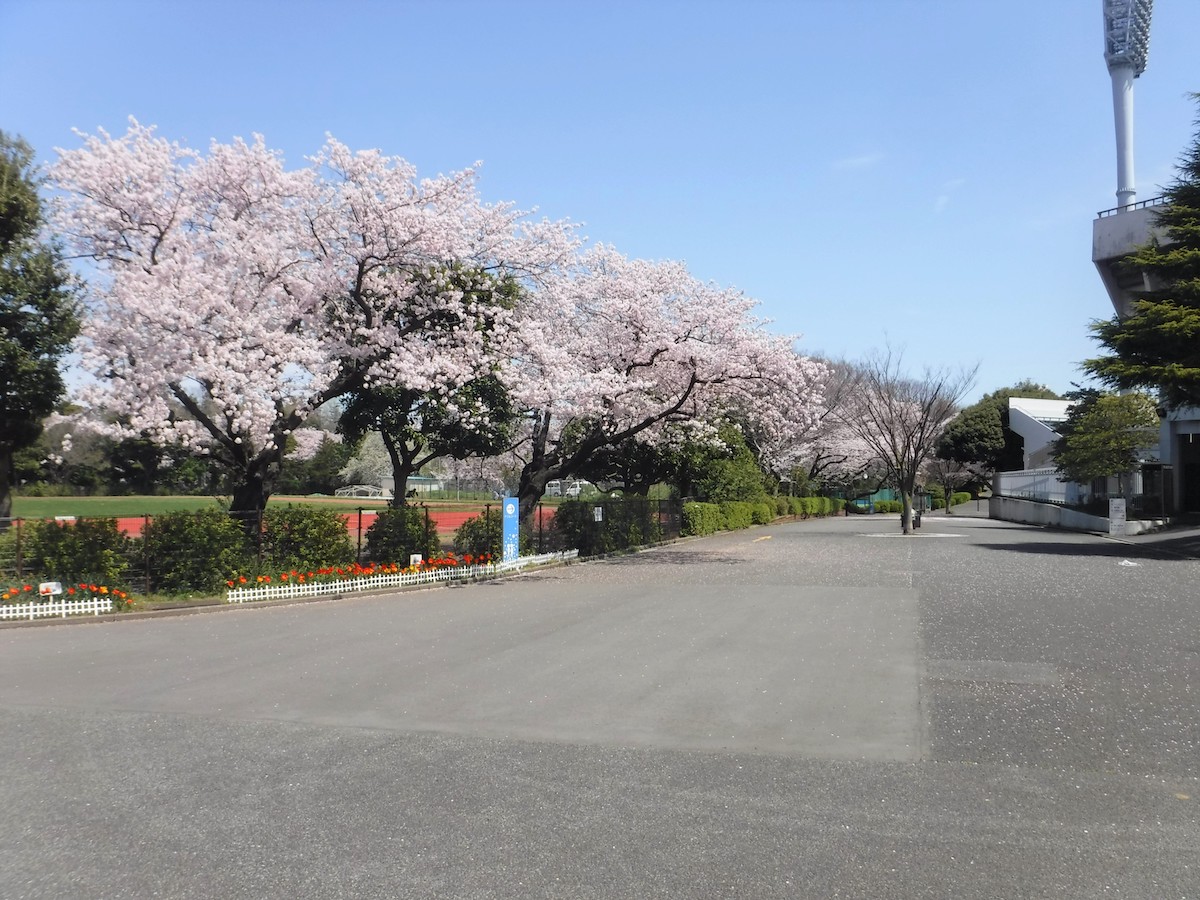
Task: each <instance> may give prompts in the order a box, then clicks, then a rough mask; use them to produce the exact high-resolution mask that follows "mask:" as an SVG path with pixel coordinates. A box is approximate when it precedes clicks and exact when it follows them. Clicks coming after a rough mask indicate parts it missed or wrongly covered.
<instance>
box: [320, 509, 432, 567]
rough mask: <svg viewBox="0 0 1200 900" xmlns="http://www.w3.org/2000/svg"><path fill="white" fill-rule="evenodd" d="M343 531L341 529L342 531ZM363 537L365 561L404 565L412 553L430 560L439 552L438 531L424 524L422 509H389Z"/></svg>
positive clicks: (372, 524) (430, 525)
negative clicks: (365, 541) (364, 537)
mask: <svg viewBox="0 0 1200 900" xmlns="http://www.w3.org/2000/svg"><path fill="white" fill-rule="evenodd" d="M345 530H346V529H345V526H344V525H343V526H342V531H343V532H345ZM366 537H367V546H366V548H365V552H366V555H367V559H370V560H373V561H375V562H400V563H405V564H407V563H408V558H409V556H411V555H412V554H414V553H420V554H421V556H422V557H423V558H425V559H433V558H434V557H436V556H437V555H438V554H439V553H441V552H442V545H441V541H440V540H439V539H438V533H437V528H436V527H435V526H434V525H433V523H432V522H427V521H426V519H425V508H424V507H423V506H401V507H394V506H391V507H388V508H387V509H384V510H380V512H379V515H377V516H376V517H375V521H374V522H372V523H371V527H370V528H368V529H367V535H366ZM347 540H348V539H347Z"/></svg>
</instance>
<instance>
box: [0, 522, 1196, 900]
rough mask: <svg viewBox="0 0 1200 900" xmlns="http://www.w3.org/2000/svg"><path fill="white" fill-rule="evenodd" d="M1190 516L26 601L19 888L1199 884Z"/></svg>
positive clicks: (975, 893)
mask: <svg viewBox="0 0 1200 900" xmlns="http://www.w3.org/2000/svg"><path fill="white" fill-rule="evenodd" d="M1171 540H1175V543H1170V541H1171ZM1188 540H1190V538H1187V537H1186V536H1184V537H1183V539H1182V540H1180V536H1178V535H1177V536H1176V537H1175V538H1173V539H1172V538H1167V539H1159V540H1120V541H1118V540H1111V539H1108V538H1105V537H1102V536H1097V535H1080V534H1072V533H1067V532H1052V531H1047V530H1044V529H1038V528H1030V527H1025V526H1017V525H1011V524H1008V523H1000V522H992V521H989V520H987V519H982V518H975V517H970V516H961V515H960V516H945V515H936V516H927V517H926V518H925V519H924V522H923V527H922V528H921V529H920V531H919V532H917V533H916V534H914V535H911V536H907V537H906V536H903V535H901V534H900V533H899V527H898V522H897V519H896V517H895V516H886V517H885V516H873V517H850V518H839V519H830V520H818V521H797V522H785V523H780V524H777V525H774V526H770V527H766V528H756V529H752V530H750V531H745V532H738V533H733V534H726V535H719V536H715V537H711V538H705V539H699V540H687V541H683V542H680V543H677V544H673V545H670V546H666V547H661V548H657V549H655V550H652V551H648V552H644V553H639V554H635V555H631V556H625V557H618V558H612V559H607V560H599V561H593V562H585V563H580V564H575V565H570V566H566V567H562V568H556V569H551V570H543V571H540V572H533V573H529V574H526V575H522V576H519V577H515V578H510V579H506V580H503V581H498V582H491V583H484V584H475V585H470V586H466V587H458V588H439V589H433V590H423V591H414V592H406V593H397V594H389V595H378V596H371V597H354V598H349V599H343V600H332V601H327V602H318V603H306V604H297V605H271V606H259V607H251V608H238V609H220V610H217V611H214V612H209V613H205V614H198V615H190V616H184V617H158V618H154V617H152V618H142V619H136V620H135V619H130V620H124V621H122V620H118V621H114V622H103V623H96V624H87V625H78V624H77V625H72V626H69V627H62V626H45V627H32V628H31V627H18V628H5V629H0V716H2V719H0V722H2V723H3V724H2V725H0V759H3V760H5V762H4V764H3V766H2V767H0V836H2V837H0V839H2V840H3V841H4V847H5V849H4V851H3V865H0V897H4V898H12V900H17V898H43V897H45V898H76V897H78V898H92V897H94V898H101V897H103V898H120V897H130V898H135V897H136V898H142V897H180V898H184V897H187V898H193V897H195V898H207V897H213V898H217V897H220V898H243V897H244V898H261V897H280V898H284V897H288V898H308V897H313V898H323V897H355V898H358V897H372V898H373V897H379V898H383V897H397V898H425V897H428V898H460V897H461V898H476V897H478V898H493V897H513V898H516V897H571V898H574V897H588V898H591V897H597V898H599V897H630V898H645V897H672V898H689V897H702V898H708V897H713V898H716V897H730V898H740V897H749V898H755V897H882V898H893V897H894V898H924V897H947V898H950V897H953V898H1010V897H1011V898H1016V897H1020V898H1025V897H1080V898H1084V897H1087V898H1093V897H1107V896H1112V897H1133V898H1187V897H1192V898H1194V897H1200V872H1198V871H1197V863H1196V862H1195V858H1196V851H1195V848H1196V847H1197V846H1200V815H1198V806H1197V804H1198V803H1200V780H1198V779H1200V712H1198V709H1197V694H1198V692H1200V605H1198V603H1197V595H1198V594H1200V590H1197V588H1196V584H1197V573H1198V570H1197V562H1196V561H1195V560H1194V559H1192V558H1189V557H1190V556H1191V554H1190V553H1189V552H1188V547H1190V544H1188V543H1187V541H1188Z"/></svg>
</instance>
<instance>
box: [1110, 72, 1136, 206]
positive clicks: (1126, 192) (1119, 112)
mask: <svg viewBox="0 0 1200 900" xmlns="http://www.w3.org/2000/svg"><path fill="white" fill-rule="evenodd" d="M1109 75H1110V76H1112V95H1113V121H1114V123H1115V125H1116V132H1117V206H1129V205H1131V204H1132V203H1134V201H1135V200H1136V199H1137V191H1136V189H1135V188H1134V185H1135V184H1136V183H1137V182H1136V181H1135V179H1134V175H1133V79H1134V78H1136V77H1137V72H1136V70H1135V69H1134V67H1133V66H1132V65H1117V66H1112V67H1110V68H1109Z"/></svg>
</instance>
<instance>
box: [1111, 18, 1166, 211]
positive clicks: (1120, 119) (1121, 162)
mask: <svg viewBox="0 0 1200 900" xmlns="http://www.w3.org/2000/svg"><path fill="white" fill-rule="evenodd" d="M1102 2H1103V3H1104V61H1105V62H1106V63H1108V74H1109V77H1111V78H1112V92H1113V119H1114V122H1115V124H1116V128H1117V206H1118V208H1119V207H1123V206H1129V205H1131V204H1132V203H1133V202H1134V199H1135V197H1136V196H1137V194H1136V192H1135V190H1134V186H1133V185H1134V180H1133V79H1135V78H1137V77H1138V76H1139V75H1141V74H1142V73H1143V72H1144V71H1146V53H1147V51H1148V50H1149V47H1150V11H1151V8H1152V7H1153V6H1154V0H1102Z"/></svg>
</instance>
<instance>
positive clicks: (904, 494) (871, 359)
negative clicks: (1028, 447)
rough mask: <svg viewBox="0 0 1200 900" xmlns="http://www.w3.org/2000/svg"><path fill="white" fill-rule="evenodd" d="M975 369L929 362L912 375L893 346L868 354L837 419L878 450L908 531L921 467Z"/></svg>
mask: <svg viewBox="0 0 1200 900" xmlns="http://www.w3.org/2000/svg"><path fill="white" fill-rule="evenodd" d="M977 369H978V366H975V367H974V368H971V369H963V370H957V371H955V370H951V369H946V368H939V369H934V368H928V367H927V368H925V369H924V370H923V371H922V373H921V374H920V375H919V376H913V375H909V374H908V373H907V371H905V369H904V358H903V354H902V353H898V352H895V351H893V350H891V349H888V350H887V351H885V352H877V353H874V354H872V355H870V356H868V357H867V358H866V359H865V360H864V361H863V362H862V363H860V364H859V366H858V377H857V379H856V380H855V382H854V384H853V386H852V389H851V391H850V394H849V397H850V402H848V403H846V404H845V405H844V406H843V408H842V409H841V410H840V411H839V413H838V418H839V419H840V420H841V422H842V424H843V425H844V426H845V427H846V428H847V429H848V430H849V431H850V432H851V433H852V434H854V435H856V436H857V437H858V438H859V440H861V441H862V442H863V443H864V444H865V445H866V446H867V447H869V448H870V449H871V450H872V451H873V452H874V454H875V456H876V457H877V458H878V460H879V461H880V463H881V464H882V465H883V467H884V469H885V471H886V472H887V474H888V477H889V480H890V481H891V483H892V484H894V485H895V486H896V489H897V490H898V491H899V492H900V496H901V498H902V501H903V507H904V509H903V513H902V517H901V527H902V528H903V530H904V533H905V534H910V533H911V531H912V511H913V494H914V493H915V492H916V486H917V480H918V478H919V476H920V474H921V470H922V467H923V466H924V465H925V462H926V461H927V460H929V459H931V458H932V457H933V455H934V451H935V450H936V449H937V442H938V439H939V438H940V437H941V435H942V432H943V431H944V430H945V428H946V425H947V424H948V423H949V422H950V420H951V419H952V418H953V417H954V415H955V413H957V412H958V403H959V401H960V400H961V399H962V398H963V395H964V394H966V393H967V391H969V390H970V389H971V386H972V385H973V384H974V383H975V373H976V371H977Z"/></svg>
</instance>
